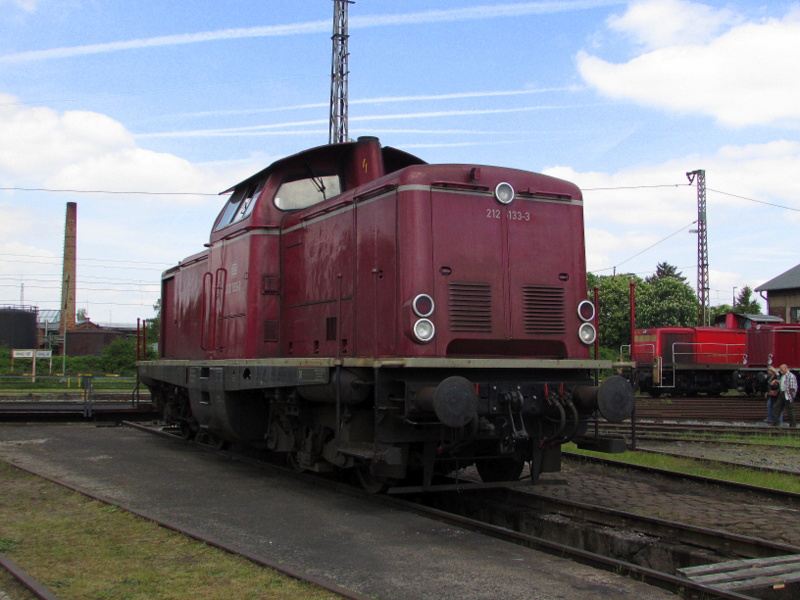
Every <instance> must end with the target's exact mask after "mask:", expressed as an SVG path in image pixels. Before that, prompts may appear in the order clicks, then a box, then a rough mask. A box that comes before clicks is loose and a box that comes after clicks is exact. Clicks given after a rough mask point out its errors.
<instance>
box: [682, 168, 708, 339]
mask: <svg viewBox="0 0 800 600" xmlns="http://www.w3.org/2000/svg"><path fill="white" fill-rule="evenodd" d="M686 177H688V178H689V183H690V184H691V183H692V182H693V181H694V178H695V177H697V299H698V301H699V302H700V314H699V315H698V322H699V323H700V325H708V321H707V319H708V315H710V314H711V307H710V306H709V300H710V299H709V291H710V286H709V284H708V238H707V237H706V230H707V225H706V172H705V171H703V170H698V171H692V172H690V173H686Z"/></svg>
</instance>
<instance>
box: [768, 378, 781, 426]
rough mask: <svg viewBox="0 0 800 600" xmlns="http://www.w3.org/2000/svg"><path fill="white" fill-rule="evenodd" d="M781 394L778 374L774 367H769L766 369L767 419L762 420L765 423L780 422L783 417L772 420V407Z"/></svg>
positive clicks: (779, 416)
mask: <svg viewBox="0 0 800 600" xmlns="http://www.w3.org/2000/svg"><path fill="white" fill-rule="evenodd" d="M780 393H781V378H780V372H779V371H778V369H776V368H775V367H770V368H769V369H767V393H766V394H765V396H766V399H767V418H766V419H764V421H765V422H767V423H772V421H782V420H783V415H778V417H777V418H773V410H772V409H773V407H774V406H775V403H776V402H777V401H778V396H779V395H780Z"/></svg>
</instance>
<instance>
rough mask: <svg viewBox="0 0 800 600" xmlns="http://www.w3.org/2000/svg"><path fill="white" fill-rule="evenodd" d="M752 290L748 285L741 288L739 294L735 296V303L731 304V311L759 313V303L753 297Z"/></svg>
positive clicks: (749, 313)
mask: <svg viewBox="0 0 800 600" xmlns="http://www.w3.org/2000/svg"><path fill="white" fill-rule="evenodd" d="M752 296H753V290H751V289H750V286H749V285H746V286H744V287H743V288H742V291H741V292H739V296H738V297H737V298H736V303H735V304H734V305H733V312H738V313H744V314H746V315H760V314H761V304H760V303H759V302H758V301H757V300H755V299H753V297H752Z"/></svg>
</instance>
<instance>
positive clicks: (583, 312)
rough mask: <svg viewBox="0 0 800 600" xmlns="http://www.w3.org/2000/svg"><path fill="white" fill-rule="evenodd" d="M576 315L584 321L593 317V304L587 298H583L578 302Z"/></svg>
mask: <svg viewBox="0 0 800 600" xmlns="http://www.w3.org/2000/svg"><path fill="white" fill-rule="evenodd" d="M578 316H579V317H580V318H581V319H582V320H584V321H586V322H589V321H591V320H592V319H594V304H592V303H591V302H589V301H588V300H584V301H583V302H581V303H580V304H578Z"/></svg>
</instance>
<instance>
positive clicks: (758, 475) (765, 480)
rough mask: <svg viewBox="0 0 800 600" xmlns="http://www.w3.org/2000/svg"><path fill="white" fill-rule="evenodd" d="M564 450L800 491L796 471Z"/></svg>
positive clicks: (571, 447)
mask: <svg viewBox="0 0 800 600" xmlns="http://www.w3.org/2000/svg"><path fill="white" fill-rule="evenodd" d="M564 450H565V451H568V452H572V453H574V454H580V455H582V456H593V457H597V458H602V459H605V460H611V461H614V462H619V463H621V464H629V465H638V466H643V467H651V468H655V469H665V470H668V471H674V472H676V473H686V474H687V475H699V476H701V477H710V478H712V479H720V480H722V481H732V482H734V483H742V484H745V485H755V486H759V487H765V488H769V489H773V490H780V491H784V492H794V493H797V494H800V478H798V476H797V475H796V474H781V473H764V472H762V471H759V470H757V469H751V468H749V467H747V466H744V465H743V466H741V467H740V466H735V465H723V464H713V463H708V462H705V461H701V460H693V459H691V458H676V457H673V456H664V455H661V454H651V453H649V452H625V453H624V454H615V455H613V457H612V456H611V455H609V454H604V453H602V452H592V451H590V450H580V449H579V448H578V447H577V446H575V444H566V445H565V446H564Z"/></svg>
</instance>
